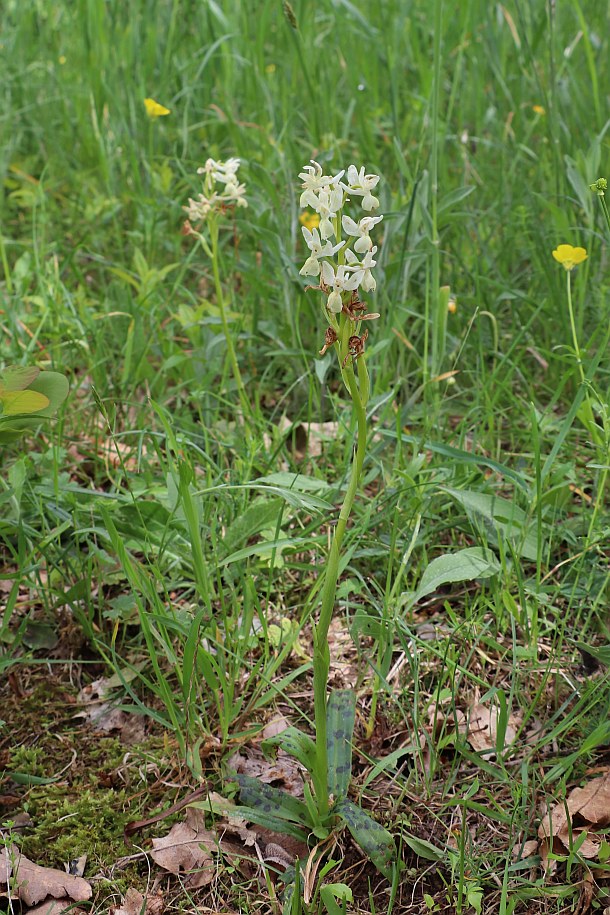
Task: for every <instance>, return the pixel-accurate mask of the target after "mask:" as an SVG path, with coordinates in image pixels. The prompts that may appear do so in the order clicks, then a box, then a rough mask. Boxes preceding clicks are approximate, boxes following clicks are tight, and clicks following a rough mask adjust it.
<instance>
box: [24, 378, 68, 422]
mask: <svg viewBox="0 0 610 915" xmlns="http://www.w3.org/2000/svg"><path fill="white" fill-rule="evenodd" d="M29 390H30V391H39V392H40V393H41V394H44V396H45V397H48V398H49V406H48V407H45V409H44V410H41V411H40V412H41V415H42V416H52V415H53V414H54V413H55V411H56V410H57V409H58V408H59V407H60V406H61V405H62V403H63V402H64V400H65V399H66V397H67V396H68V391H69V390H70V386H69V384H68V379H67V378H66V376H65V375H62V374H61V372H41V373H40V375H39V376H38V378H36V380H35V381H33V382H32V384H30V386H29Z"/></svg>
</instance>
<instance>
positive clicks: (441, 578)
mask: <svg viewBox="0 0 610 915" xmlns="http://www.w3.org/2000/svg"><path fill="white" fill-rule="evenodd" d="M499 571H500V563H499V562H498V560H497V559H496V557H495V556H494V554H493V553H492V552H491V550H487V549H484V548H483V547H478V546H473V547H468V548H467V549H465V550H458V551H457V552H456V553H445V554H444V555H443V556H437V557H436V559H433V560H432V562H430V563H429V564H428V566H427V567H426V569H425V571H424V574H423V575H422V577H421V581H420V583H419V587H418V589H417V591H416V592H415V594H414V596H413V602H414V603H415V602H417V601H418V600H421V598H422V597H425V596H426V595H427V594H432V592H433V591H437V590H438V589H439V588H440V587H442V586H443V585H446V584H450V583H452V582H455V581H474V580H475V579H480V578H491V577H492V576H493V575H497V573H498V572H499Z"/></svg>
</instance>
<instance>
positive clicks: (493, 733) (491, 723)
mask: <svg viewBox="0 0 610 915" xmlns="http://www.w3.org/2000/svg"><path fill="white" fill-rule="evenodd" d="M499 716H500V711H499V709H497V708H495V707H493V706H487V705H484V704H483V703H481V702H477V703H476V704H475V705H473V706H472V708H471V709H470V714H469V716H468V719H467V722H466V724H465V725H461V726H460V732H461V733H465V734H466V738H467V740H468V743H469V744H470V746H471V747H472V749H473V750H475V751H476V752H477V753H482V754H485V756H490V755H493V754H494V753H495V752H496V737H497V733H498V719H499ZM520 723H521V722H520V718H519V717H518V716H517V715H510V716H509V719H508V723H507V725H506V734H505V735H504V746H505V747H508V746H510V745H511V744H512V743H514V742H515V737H516V736H517V728H518V727H519V724H520Z"/></svg>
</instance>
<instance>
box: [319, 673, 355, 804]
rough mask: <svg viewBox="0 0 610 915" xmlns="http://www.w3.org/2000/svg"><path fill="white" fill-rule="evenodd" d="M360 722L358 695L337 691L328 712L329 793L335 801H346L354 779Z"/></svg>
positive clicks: (347, 691)
mask: <svg viewBox="0 0 610 915" xmlns="http://www.w3.org/2000/svg"><path fill="white" fill-rule="evenodd" d="M355 720H356V693H355V692H354V691H353V690H352V689H335V690H333V691H332V693H331V694H330V698H329V700H328V706H327V709H326V747H327V751H328V790H329V793H330V794H332V795H333V797H334V798H335V800H338V799H339V798H342V797H345V796H346V794H347V789H348V788H349V783H350V779H351V777H352V736H353V733H354V723H355Z"/></svg>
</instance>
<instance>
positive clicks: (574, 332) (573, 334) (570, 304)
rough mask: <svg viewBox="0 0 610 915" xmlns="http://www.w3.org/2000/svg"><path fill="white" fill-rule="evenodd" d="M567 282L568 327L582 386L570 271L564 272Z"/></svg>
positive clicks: (581, 367) (582, 373)
mask: <svg viewBox="0 0 610 915" xmlns="http://www.w3.org/2000/svg"><path fill="white" fill-rule="evenodd" d="M566 274H567V281H568V311H569V313H570V327H571V328H572V342H573V344H574V352H575V353H576V359H577V360H578V371H579V372H580V380H581V382H582V384H584V383H585V371H584V369H583V366H582V359H581V357H580V347H579V345H578V336H577V334H576V323H575V321H574V309H573V307H572V282H571V279H570V276H571V271H570V270H566Z"/></svg>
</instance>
